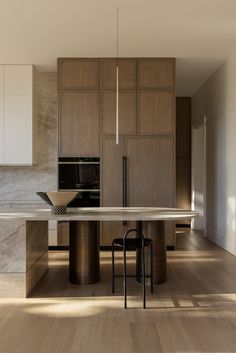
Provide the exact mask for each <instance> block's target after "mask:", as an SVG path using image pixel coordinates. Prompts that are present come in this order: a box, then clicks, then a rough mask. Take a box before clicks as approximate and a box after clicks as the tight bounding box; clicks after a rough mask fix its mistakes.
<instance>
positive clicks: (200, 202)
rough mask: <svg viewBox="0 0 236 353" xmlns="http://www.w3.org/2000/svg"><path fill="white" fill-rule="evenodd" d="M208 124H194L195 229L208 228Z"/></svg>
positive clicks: (193, 185) (193, 179) (193, 181)
mask: <svg viewBox="0 0 236 353" xmlns="http://www.w3.org/2000/svg"><path fill="white" fill-rule="evenodd" d="M205 151H206V124H205V118H204V123H202V124H199V125H197V126H194V127H193V129H192V188H191V189H192V210H194V211H197V212H198V214H199V216H198V217H196V218H195V219H193V220H192V224H191V227H192V228H193V229H201V230H204V232H205V228H206V212H205V204H206V202H205V201H206V187H205V184H206V183H205V180H206V157H205Z"/></svg>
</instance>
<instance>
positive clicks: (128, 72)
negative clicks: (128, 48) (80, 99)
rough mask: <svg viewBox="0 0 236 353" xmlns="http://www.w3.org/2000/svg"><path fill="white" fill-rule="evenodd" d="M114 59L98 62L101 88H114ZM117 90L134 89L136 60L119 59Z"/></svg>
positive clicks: (115, 64) (115, 63)
mask: <svg viewBox="0 0 236 353" xmlns="http://www.w3.org/2000/svg"><path fill="white" fill-rule="evenodd" d="M116 66H117V60H116V59H101V60H100V78H101V81H100V82H101V83H100V84H101V88H103V89H114V88H116ZM118 67H119V88H130V89H132V88H133V89H135V88H136V60H135V59H119V60H118Z"/></svg>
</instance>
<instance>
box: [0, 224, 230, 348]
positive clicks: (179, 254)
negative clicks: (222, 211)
mask: <svg viewBox="0 0 236 353" xmlns="http://www.w3.org/2000/svg"><path fill="white" fill-rule="evenodd" d="M177 244H178V245H177V250H176V251H172V252H169V253H168V281H167V283H165V284H163V285H159V286H155V293H154V294H153V295H148V299H147V304H148V309H146V310H143V309H142V308H141V306H142V301H141V300H142V297H141V295H142V287H141V286H140V285H139V284H137V283H136V282H135V280H134V279H129V294H130V296H129V300H128V306H129V309H127V310H124V309H123V296H122V280H121V279H118V280H117V292H116V294H115V295H112V294H111V254H110V253H109V252H103V253H102V254H101V257H102V280H101V282H100V283H98V284H96V285H91V286H84V287H77V286H75V285H70V284H69V283H68V255H67V253H66V252H59V253H58V252H51V253H50V269H49V271H48V273H47V274H46V275H45V276H44V277H43V278H42V280H41V281H40V283H39V285H38V286H37V288H36V289H35V290H34V291H33V293H32V295H31V297H30V298H28V299H24V300H23V299H1V300H0V353H18V352H20V353H118V352H119V353H154V352H155V353H156V352H158V353H162V352H168V353H170V352H178V353H190V352H195V353H200V352H209V353H233V352H234V353H235V352H236V258H235V257H234V256H232V255H230V254H229V253H227V252H225V251H223V250H222V249H220V248H218V247H217V246H215V245H213V244H212V243H210V242H209V241H207V240H206V239H205V238H203V237H202V236H201V235H199V234H197V233H194V234H193V233H192V234H189V233H188V234H187V233H183V232H181V231H180V232H179V234H178V243H177ZM121 255H122V254H121V253H118V255H117V256H118V258H117V264H118V265H117V268H118V267H119V270H121ZM134 260H135V258H134V254H131V255H130V258H129V262H130V270H132V268H133V267H134V266H133V263H134Z"/></svg>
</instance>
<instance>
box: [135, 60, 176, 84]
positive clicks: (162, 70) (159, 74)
mask: <svg viewBox="0 0 236 353" xmlns="http://www.w3.org/2000/svg"><path fill="white" fill-rule="evenodd" d="M138 88H171V89H174V88H175V59H164V58H163V59H139V60H138Z"/></svg>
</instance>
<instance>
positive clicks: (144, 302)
mask: <svg viewBox="0 0 236 353" xmlns="http://www.w3.org/2000/svg"><path fill="white" fill-rule="evenodd" d="M142 255H143V308H144V309H145V308H146V270H145V248H144V245H143V247H142Z"/></svg>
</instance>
